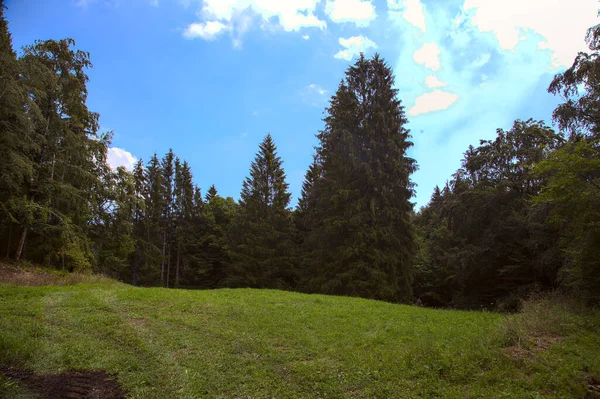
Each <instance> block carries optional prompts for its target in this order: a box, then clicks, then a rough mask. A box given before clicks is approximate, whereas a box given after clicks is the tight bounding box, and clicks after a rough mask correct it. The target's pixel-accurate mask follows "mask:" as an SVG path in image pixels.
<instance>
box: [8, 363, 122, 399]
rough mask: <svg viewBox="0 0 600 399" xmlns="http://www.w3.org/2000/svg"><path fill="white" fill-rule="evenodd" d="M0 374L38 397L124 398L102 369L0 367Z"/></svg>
mask: <svg viewBox="0 0 600 399" xmlns="http://www.w3.org/2000/svg"><path fill="white" fill-rule="evenodd" d="M0 373H2V374H4V375H5V376H6V377H7V378H9V379H11V380H14V381H19V382H20V383H21V384H23V385H24V386H25V387H26V388H27V389H29V390H30V391H32V392H34V393H35V394H37V395H39V398H41V399H125V397H126V396H125V392H124V391H123V390H122V389H121V387H120V386H119V383H118V382H117V380H116V377H115V376H112V375H110V374H108V373H106V372H104V371H69V372H64V373H60V374H38V373H33V372H31V371H23V370H18V369H13V368H7V367H2V366H0Z"/></svg>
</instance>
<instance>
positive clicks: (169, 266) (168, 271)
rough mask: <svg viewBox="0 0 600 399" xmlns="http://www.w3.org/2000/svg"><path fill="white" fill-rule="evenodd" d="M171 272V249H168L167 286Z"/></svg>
mask: <svg viewBox="0 0 600 399" xmlns="http://www.w3.org/2000/svg"><path fill="white" fill-rule="evenodd" d="M170 272H171V249H169V259H168V260H167V288H169V274H170Z"/></svg>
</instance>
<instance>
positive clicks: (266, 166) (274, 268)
mask: <svg viewBox="0 0 600 399" xmlns="http://www.w3.org/2000/svg"><path fill="white" fill-rule="evenodd" d="M287 190H288V184H287V182H286V181H285V172H284V170H283V168H282V162H281V159H280V158H279V157H278V156H277V148H276V146H275V143H274V142H273V139H272V137H271V135H270V134H268V135H267V136H266V137H265V139H264V140H263V142H262V143H261V144H260V145H259V151H258V153H257V154H256V158H255V160H254V161H253V162H252V165H251V167H250V176H249V177H247V178H246V180H245V181H244V183H243V186H242V192H241V194H240V204H239V210H238V213H237V216H236V217H235V219H234V220H233V224H232V226H231V229H230V232H229V236H230V240H231V247H230V254H231V259H232V263H231V268H230V271H229V272H228V276H227V280H226V281H227V283H226V284H227V285H228V286H234V287H261V288H287V289H289V288H293V287H295V286H296V284H297V271H296V265H295V263H294V262H295V245H294V242H293V237H294V224H293V222H292V218H291V213H290V211H289V209H288V205H289V203H290V193H289V192H288V191H287Z"/></svg>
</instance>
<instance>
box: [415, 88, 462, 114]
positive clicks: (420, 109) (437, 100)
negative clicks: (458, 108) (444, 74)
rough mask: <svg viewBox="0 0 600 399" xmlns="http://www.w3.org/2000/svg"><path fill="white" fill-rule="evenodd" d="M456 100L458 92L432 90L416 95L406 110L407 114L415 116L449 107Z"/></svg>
mask: <svg viewBox="0 0 600 399" xmlns="http://www.w3.org/2000/svg"><path fill="white" fill-rule="evenodd" d="M456 100H458V94H454V93H449V92H447V91H442V90H434V91H431V92H429V93H425V94H423V95H421V96H419V97H417V99H416V100H415V105H414V107H412V108H411V109H410V110H409V111H408V114H409V115H410V116H417V115H421V114H427V113H429V112H434V111H441V110H443V109H447V108H449V107H450V106H451V105H452V104H454V103H455V102H456Z"/></svg>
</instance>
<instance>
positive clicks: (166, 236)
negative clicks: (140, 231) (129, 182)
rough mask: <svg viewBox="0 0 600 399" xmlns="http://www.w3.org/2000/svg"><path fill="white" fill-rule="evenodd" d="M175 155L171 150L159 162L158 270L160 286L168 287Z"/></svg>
mask: <svg viewBox="0 0 600 399" xmlns="http://www.w3.org/2000/svg"><path fill="white" fill-rule="evenodd" d="M174 161H175V154H174V153H173V150H172V149H169V152H168V153H166V154H165V156H164V157H163V159H162V161H161V169H162V184H163V190H162V194H163V199H162V205H163V209H162V218H161V226H162V240H163V241H162V263H161V268H160V280H161V284H162V285H163V286H164V285H166V286H167V287H168V286H169V277H170V271H171V244H172V242H171V241H172V238H173V237H172V235H173V231H172V230H173V219H172V216H173V206H174V204H173V180H174V177H175V170H174V164H173V162H174Z"/></svg>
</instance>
